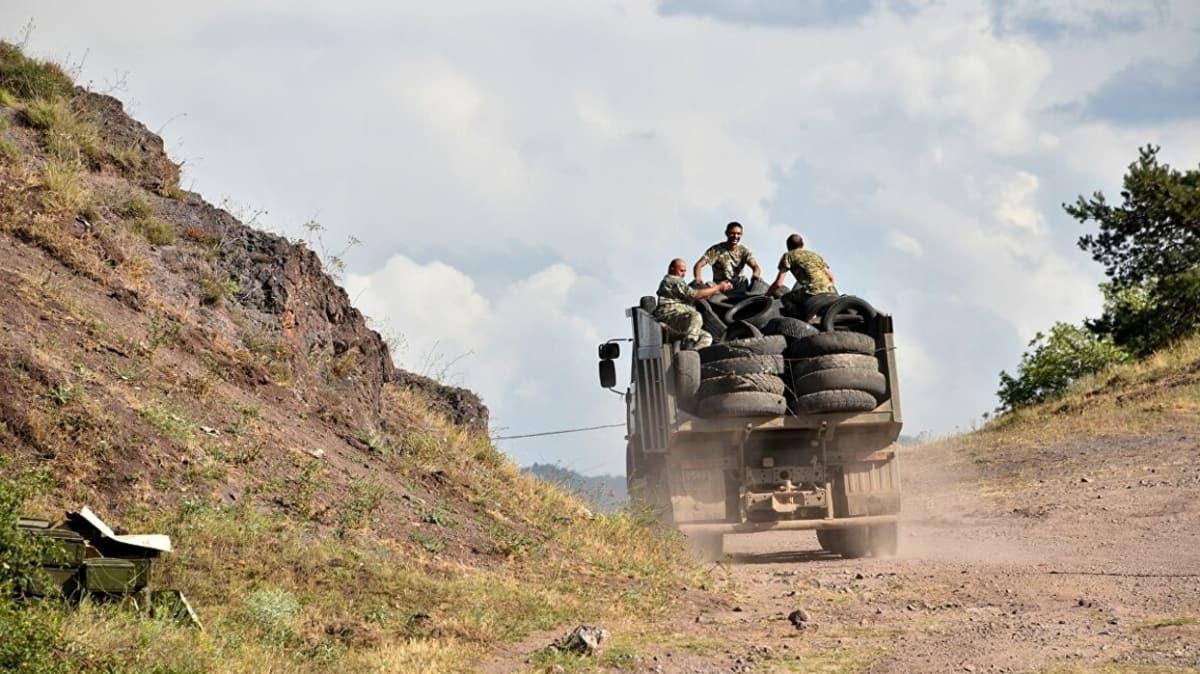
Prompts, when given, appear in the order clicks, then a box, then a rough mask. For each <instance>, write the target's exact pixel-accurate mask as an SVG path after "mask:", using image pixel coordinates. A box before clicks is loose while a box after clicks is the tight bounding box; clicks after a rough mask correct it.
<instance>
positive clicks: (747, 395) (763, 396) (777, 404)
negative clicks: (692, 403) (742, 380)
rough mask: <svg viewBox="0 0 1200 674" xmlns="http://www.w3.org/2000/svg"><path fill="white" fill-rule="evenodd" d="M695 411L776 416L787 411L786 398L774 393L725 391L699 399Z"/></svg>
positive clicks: (729, 414)
mask: <svg viewBox="0 0 1200 674" xmlns="http://www.w3.org/2000/svg"><path fill="white" fill-rule="evenodd" d="M696 412H697V413H698V414H699V415H700V416H702V417H762V416H771V417H777V416H779V415H781V414H784V413H786V412H787V400H786V399H785V398H784V397H783V396H781V395H776V394H774V393H757V392H741V393H726V394H725V395H719V396H713V397H711V398H705V399H704V400H701V401H700V404H698V405H697V406H696Z"/></svg>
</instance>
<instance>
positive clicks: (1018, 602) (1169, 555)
mask: <svg viewBox="0 0 1200 674" xmlns="http://www.w3.org/2000/svg"><path fill="white" fill-rule="evenodd" d="M1198 445H1200V430H1197V429H1193V428H1178V429H1166V430H1165V431H1164V433H1163V434H1162V435H1158V436H1156V437H1155V438H1154V439H1153V440H1150V439H1147V438H1138V437H1114V438H1106V439H1100V440H1092V441H1089V442H1087V443H1077V442H1073V441H1070V440H1061V441H1057V442H1052V443H1048V444H1047V445H1045V446H1037V447H1030V448H1028V451H1027V452H1025V453H1016V454H1012V453H1006V454H1005V457H1004V461H1003V462H1002V463H994V462H991V461H990V460H989V459H988V457H986V456H978V455H976V456H972V455H970V454H969V453H965V452H963V451H961V449H959V448H955V447H953V446H950V445H945V444H943V445H938V446H933V447H926V448H917V449H913V450H911V451H909V452H908V453H907V454H906V455H905V456H904V457H903V460H904V463H903V474H904V477H905V484H904V490H905V498H906V502H905V513H904V519H903V524H902V533H901V548H900V554H899V556H898V557H897V558H894V559H861V560H843V559H840V558H836V557H834V556H832V555H829V554H827V553H824V552H822V551H820V549H819V547H818V546H817V542H816V538H815V536H814V535H813V534H812V533H809V532H800V533H785V532H779V533H770V534H760V535H755V536H727V537H726V539H725V551H726V553H727V554H729V555H730V556H731V560H732V563H731V564H728V565H722V566H721V567H718V569H717V571H716V572H717V573H718V574H729V576H730V578H731V580H732V581H733V583H734V585H735V587H736V590H737V592H736V596H737V599H736V602H735V605H732V606H719V607H709V608H698V609H696V610H694V611H693V613H694V615H688V616H681V618H680V620H679V622H678V623H677V624H676V625H675V631H674V633H673V634H670V635H664V636H663V638H662V641H661V643H662V645H661V647H660V650H656V652H655V653H654V654H652V655H650V656H648V657H646V658H644V659H642V662H641V663H640V665H642V666H644V670H649V671H663V672H746V671H755V672H758V671H764V672H769V671H829V672H841V671H845V672H853V671H867V672H956V671H958V672H963V671H965V672H1027V671H1045V670H1049V671H1065V672H1075V671H1080V672H1091V671H1103V672H1114V671H1121V672H1124V671H1136V672H1191V671H1200V503H1198V497H1200V458H1198V455H1200V447H1198ZM796 610H803V611H804V613H805V614H806V616H807V620H805V621H799V620H798V618H800V617H802V616H799V615H798V616H796V618H797V622H800V626H799V627H797V626H794V625H793V622H792V621H789V619H788V616H789V614H791V613H792V612H793V611H796ZM644 670H643V671H644Z"/></svg>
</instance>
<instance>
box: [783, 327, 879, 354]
mask: <svg viewBox="0 0 1200 674" xmlns="http://www.w3.org/2000/svg"><path fill="white" fill-rule="evenodd" d="M830 353H861V354H864V355H868V356H873V355H875V340H874V339H872V338H871V336H870V335H864V334H861V333H858V332H822V333H819V334H816V335H813V336H811V337H805V338H804V339H799V340H796V342H795V343H794V344H792V345H791V346H789V347H788V349H787V351H784V354H785V355H787V356H788V357H789V358H812V357H814V356H824V355H826V354H830Z"/></svg>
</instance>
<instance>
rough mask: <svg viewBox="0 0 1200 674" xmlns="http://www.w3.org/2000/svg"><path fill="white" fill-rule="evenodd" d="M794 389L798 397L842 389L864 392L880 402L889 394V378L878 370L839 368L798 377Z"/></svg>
mask: <svg viewBox="0 0 1200 674" xmlns="http://www.w3.org/2000/svg"><path fill="white" fill-rule="evenodd" d="M794 388H795V391H796V395H797V396H803V395H806V394H809V393H816V392H818V391H836V390H840V389H850V390H853V391H864V392H866V393H870V394H871V395H873V396H875V400H876V401H878V400H880V399H881V398H883V396H884V394H885V393H887V377H884V376H883V373H882V372H880V371H879V370H878V369H870V370H867V369H858V368H844V367H839V368H836V369H833V370H819V371H817V372H810V373H809V374H806V375H804V376H801V377H796V379H795V384H794Z"/></svg>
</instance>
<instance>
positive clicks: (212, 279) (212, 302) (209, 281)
mask: <svg viewBox="0 0 1200 674" xmlns="http://www.w3.org/2000/svg"><path fill="white" fill-rule="evenodd" d="M241 290H242V287H241V286H240V285H238V282H237V281H235V280H233V279H231V278H222V277H218V276H214V275H212V274H205V275H204V276H202V277H201V278H200V301H201V302H202V303H204V304H207V305H209V306H221V305H222V304H224V303H225V300H226V298H229V297H233V296H234V295H236V294H238V293H239V292H241Z"/></svg>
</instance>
